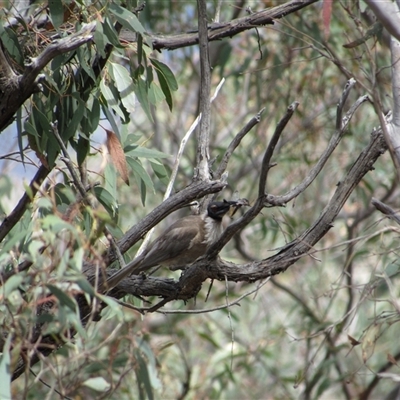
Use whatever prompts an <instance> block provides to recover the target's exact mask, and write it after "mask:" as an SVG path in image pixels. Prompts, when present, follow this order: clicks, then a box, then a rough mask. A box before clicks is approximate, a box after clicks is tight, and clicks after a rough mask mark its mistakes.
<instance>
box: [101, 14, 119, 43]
mask: <svg viewBox="0 0 400 400" xmlns="http://www.w3.org/2000/svg"><path fill="white" fill-rule="evenodd" d="M103 31H104V34H105V35H106V37H107V39H108V41H109V42H110V43H111V44H112V45H113V46H114V47H121V43H120V41H119V37H118V34H117V32H116V31H115V29H114V26H113V24H112V23H111V22H110V20H109V19H108V18H106V19H105V20H104V23H103Z"/></svg>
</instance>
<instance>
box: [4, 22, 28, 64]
mask: <svg viewBox="0 0 400 400" xmlns="http://www.w3.org/2000/svg"><path fill="white" fill-rule="evenodd" d="M0 39H1V42H2V44H3V46H4V47H5V48H6V49H7V52H8V53H9V54H10V56H11V57H12V58H13V59H14V60H15V61H16V62H17V63H18V64H19V65H23V63H24V57H23V52H22V50H21V47H20V45H19V40H18V37H17V35H16V34H15V32H14V31H13V30H12V29H10V28H4V27H3V23H0Z"/></svg>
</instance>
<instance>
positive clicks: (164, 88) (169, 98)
mask: <svg viewBox="0 0 400 400" xmlns="http://www.w3.org/2000/svg"><path fill="white" fill-rule="evenodd" d="M156 72H157V76H158V80H159V82H160V86H161V90H162V91H163V93H164V95H165V100H166V102H167V104H168V107H169V110H170V111H172V109H173V107H174V102H173V100H172V93H171V89H170V87H169V85H168V82H167V80H166V79H165V76H164V75H163V74H162V72H160V71H159V70H158V69H156Z"/></svg>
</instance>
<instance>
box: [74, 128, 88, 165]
mask: <svg viewBox="0 0 400 400" xmlns="http://www.w3.org/2000/svg"><path fill="white" fill-rule="evenodd" d="M89 150H90V142H89V140H87V139H86V138H85V137H83V136H82V135H79V139H78V146H77V150H76V156H77V159H78V165H82V164H83V162H84V161H85V159H86V157H87V155H88V154H89Z"/></svg>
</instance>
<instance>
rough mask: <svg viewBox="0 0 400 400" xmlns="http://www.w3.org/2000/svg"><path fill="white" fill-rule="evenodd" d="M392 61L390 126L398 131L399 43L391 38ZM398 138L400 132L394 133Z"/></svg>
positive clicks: (399, 97)
mask: <svg viewBox="0 0 400 400" xmlns="http://www.w3.org/2000/svg"><path fill="white" fill-rule="evenodd" d="M390 52H391V60H392V91H393V121H392V124H393V125H394V126H395V127H396V128H397V129H400V41H398V40H396V39H394V38H393V37H392V39H391V41H390ZM396 135H397V136H400V132H396Z"/></svg>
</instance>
